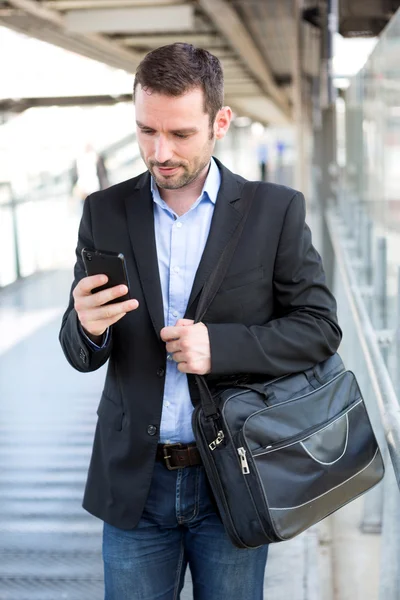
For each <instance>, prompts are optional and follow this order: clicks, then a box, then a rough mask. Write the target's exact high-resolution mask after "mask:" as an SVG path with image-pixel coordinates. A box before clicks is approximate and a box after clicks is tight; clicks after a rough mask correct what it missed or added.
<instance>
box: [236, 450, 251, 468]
mask: <svg viewBox="0 0 400 600" xmlns="http://www.w3.org/2000/svg"><path fill="white" fill-rule="evenodd" d="M237 451H238V454H239V458H240V463H241V465H242V473H243V475H249V473H250V469H249V463H248V462H247V458H246V450H245V449H244V448H243V447H242V448H238V449H237Z"/></svg>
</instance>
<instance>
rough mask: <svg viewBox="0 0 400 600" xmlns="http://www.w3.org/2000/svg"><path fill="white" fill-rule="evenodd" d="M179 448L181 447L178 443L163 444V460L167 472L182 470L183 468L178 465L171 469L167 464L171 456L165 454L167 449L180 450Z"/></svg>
mask: <svg viewBox="0 0 400 600" xmlns="http://www.w3.org/2000/svg"><path fill="white" fill-rule="evenodd" d="M181 447H182V444H180V443H177V444H164V446H163V453H164V460H165V466H166V467H167V469H168V471H176V469H183V467H180V466H179V465H178V466H177V467H173V466H172V465H171V463H170V462H169V459H170V458H171V455H170V454H167V452H168V448H181Z"/></svg>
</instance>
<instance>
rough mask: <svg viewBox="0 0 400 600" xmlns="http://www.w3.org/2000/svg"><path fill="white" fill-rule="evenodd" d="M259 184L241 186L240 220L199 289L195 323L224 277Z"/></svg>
mask: <svg viewBox="0 0 400 600" xmlns="http://www.w3.org/2000/svg"><path fill="white" fill-rule="evenodd" d="M258 186H259V182H258V181H247V182H246V183H245V184H244V186H243V191H242V198H243V202H244V212H243V217H242V219H241V221H240V222H239V224H238V226H237V228H236V230H235V231H234V233H233V235H232V237H231V239H230V240H229V242H228V243H227V245H226V246H225V248H224V250H223V252H222V254H221V256H220V258H219V259H218V262H217V264H216V265H215V267H214V269H213V271H212V272H211V275H210V277H209V278H208V280H207V281H206V283H205V284H204V287H203V289H202V291H201V294H200V298H199V302H198V305H197V309H196V314H195V319H194V320H195V323H198V322H199V321H201V320H202V318H203V317H204V315H205V313H206V312H207V309H208V307H209V306H210V304H211V302H212V301H213V300H214V297H215V295H216V293H217V292H218V289H219V287H220V285H221V283H222V281H223V279H224V277H225V274H226V272H227V270H228V268H229V265H230V263H231V260H232V258H233V254H234V252H235V250H236V246H237V245H238V242H239V239H240V237H241V235H242V231H243V229H244V226H245V224H246V221H247V217H248V216H249V212H250V209H251V206H252V203H253V199H254V196H255V194H256V192H257V189H258Z"/></svg>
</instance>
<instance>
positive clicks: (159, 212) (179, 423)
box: [82, 159, 221, 444]
mask: <svg viewBox="0 0 400 600" xmlns="http://www.w3.org/2000/svg"><path fill="white" fill-rule="evenodd" d="M220 185H221V175H220V172H219V169H218V167H217V165H216V162H215V161H214V159H211V163H210V169H209V171H208V175H207V179H206V181H205V183H204V186H203V190H202V192H201V194H200V196H199V198H198V199H197V200H196V202H195V203H194V204H193V206H192V207H191V208H190V210H189V211H188V212H187V213H185V214H184V215H182V216H181V217H178V215H177V214H175V213H174V211H173V210H171V209H170V208H169V206H168V205H167V204H166V203H165V202H164V200H162V198H161V196H160V192H159V190H158V187H157V185H156V184H155V182H154V180H153V178H151V193H152V196H153V200H154V231H155V237H156V247H157V257H158V269H159V273H160V280H161V290H162V297H163V305H164V323H165V325H166V326H170V325H172V326H173V325H175V324H176V322H177V320H178V319H182V318H183V317H184V315H185V312H186V307H187V303H188V301H189V297H190V292H191V291H192V286H193V282H194V278H195V275H196V271H197V268H198V266H199V263H200V259H201V256H202V254H203V251H204V248H205V245H206V242H207V238H208V234H209V232H210V227H211V220H212V217H213V214H214V207H215V202H216V200H217V195H218V192H219V188H220ZM82 333H83V335H84V336H85V337H86V339H87V341H88V343H89V345H90V346H91V347H92V348H93V349H94V350H99V349H100V348H104V346H105V345H106V344H107V341H108V337H109V330H107V332H106V335H105V337H104V341H103V344H102V346H98V345H97V344H95V343H94V342H92V341H91V340H90V339H89V338H88V337H87V336H86V334H85V332H84V331H82ZM192 413H193V405H192V402H191V400H190V394H189V387H188V380H187V375H186V374H185V373H181V372H180V371H178V365H177V363H176V362H175V361H174V360H173V358H172V356H169V355H167V368H166V375H165V388H164V399H163V410H162V418H161V430H160V442H161V443H163V444H169V443H176V442H182V443H190V442H193V441H194V434H193V429H192Z"/></svg>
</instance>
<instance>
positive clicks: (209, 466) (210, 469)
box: [193, 405, 252, 548]
mask: <svg viewBox="0 0 400 600" xmlns="http://www.w3.org/2000/svg"><path fill="white" fill-rule="evenodd" d="M200 409H201V405H199V406H198V407H197V410H195V411H194V413H193V425H195V424H197V420H198V414H199V412H200ZM193 429H194V430H196V429H197V428H196V427H193ZM199 431H200V434H201V435H202V431H201V428H200V429H199ZM222 434H223V432H222ZM202 437H203V436H202ZM221 441H222V440H221ZM198 447H199V450H200V448H201V445H199V446H198ZM200 456H201V458H202V460H203V464H204V467H205V469H206V473H207V476H208V478H209V479H211V480H212V481H213V484H215V485H216V486H217V487H218V490H219V498H220V500H221V502H222V505H223V507H224V511H225V514H226V516H227V518H228V519H229V523H230V529H231V535H232V537H233V538H235V539H236V543H237V544H238V545H239V547H241V548H251V547H252V546H247V545H246V544H245V543H244V542H243V541H242V540H241V538H240V536H239V534H238V533H237V531H236V528H235V526H234V524H233V521H232V517H231V515H230V512H229V506H228V503H227V501H226V498H225V492H224V490H223V487H222V485H221V482H220V480H219V476H218V474H216V473H215V472H216V467H215V465H214V464H213V462H212V461H211V460H210V459H209V457H208V456H207V452H204V453H202V452H200Z"/></svg>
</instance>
